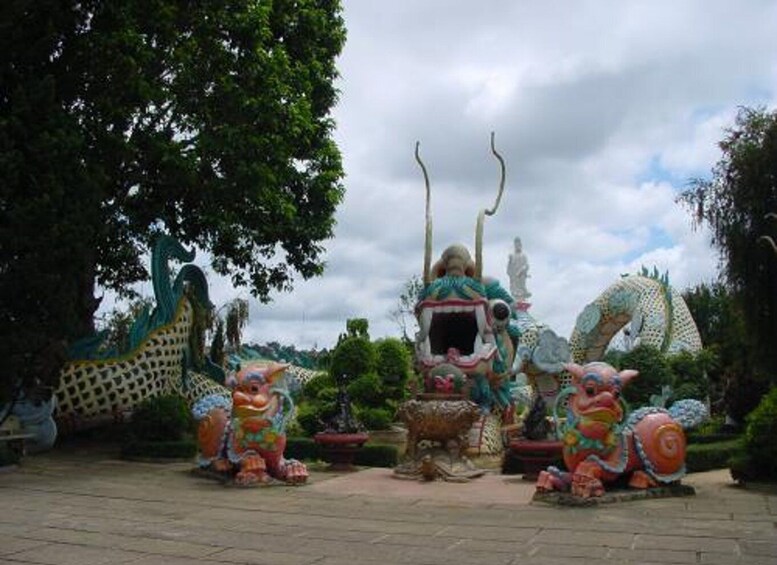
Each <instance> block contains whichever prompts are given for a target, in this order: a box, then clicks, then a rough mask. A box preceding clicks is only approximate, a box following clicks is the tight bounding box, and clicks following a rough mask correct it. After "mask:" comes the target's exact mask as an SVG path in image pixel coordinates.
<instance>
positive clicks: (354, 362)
mask: <svg viewBox="0 0 777 565" xmlns="http://www.w3.org/2000/svg"><path fill="white" fill-rule="evenodd" d="M377 364H378V354H377V352H376V351H375V346H374V345H373V344H372V342H370V340H369V339H368V338H366V337H347V338H345V339H344V340H343V341H342V342H341V343H340V345H338V346H337V348H336V349H335V351H334V353H333V354H332V361H331V363H330V365H329V374H330V375H332V377H339V376H340V375H345V376H346V378H348V379H354V378H356V377H358V376H360V375H364V374H366V373H371V372H374V371H375V368H376V367H377Z"/></svg>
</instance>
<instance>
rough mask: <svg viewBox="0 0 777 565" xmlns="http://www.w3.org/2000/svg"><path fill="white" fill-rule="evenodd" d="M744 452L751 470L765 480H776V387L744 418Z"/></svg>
mask: <svg viewBox="0 0 777 565" xmlns="http://www.w3.org/2000/svg"><path fill="white" fill-rule="evenodd" d="M746 421H747V427H746V428H745V451H746V452H747V454H748V455H749V456H750V459H751V462H752V464H753V465H754V466H755V469H754V470H753V471H754V472H755V473H756V474H757V475H758V476H760V477H763V478H765V479H777V441H775V439H774V438H775V437H777V387H772V389H771V390H770V391H769V392H768V393H767V394H766V395H765V396H764V397H763V398H762V399H761V402H760V403H759V404H758V406H757V407H756V409H755V410H753V411H752V412H751V413H750V414H749V415H748V416H747V418H746Z"/></svg>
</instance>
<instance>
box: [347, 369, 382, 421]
mask: <svg viewBox="0 0 777 565" xmlns="http://www.w3.org/2000/svg"><path fill="white" fill-rule="evenodd" d="M347 390H348V395H349V396H350V397H351V401H353V402H354V403H355V404H356V405H362V406H371V407H377V406H380V405H381V404H382V403H383V399H384V394H383V382H382V381H381V378H380V377H379V376H378V375H377V373H365V374H363V375H360V376H359V377H357V378H355V379H354V380H353V381H351V382H350V383H349V384H348V387H347ZM359 414H361V412H360V413H359ZM359 419H361V418H359ZM362 423H363V424H364V425H366V426H367V427H368V428H369V425H368V424H367V422H362Z"/></svg>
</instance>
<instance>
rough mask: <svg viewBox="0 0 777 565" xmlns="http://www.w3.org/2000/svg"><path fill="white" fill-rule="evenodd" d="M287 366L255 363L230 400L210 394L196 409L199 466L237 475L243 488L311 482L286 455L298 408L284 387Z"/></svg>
mask: <svg viewBox="0 0 777 565" xmlns="http://www.w3.org/2000/svg"><path fill="white" fill-rule="evenodd" d="M288 366H289V365H288V364H285V363H268V362H266V361H265V362H259V361H253V362H249V363H248V364H246V365H244V366H243V367H242V368H241V369H240V370H239V371H237V373H236V374H235V375H234V376H233V377H231V378H230V379H229V380H228V382H227V384H228V385H229V386H230V387H231V388H232V398H231V399H228V398H226V397H224V396H222V395H219V394H213V395H210V396H206V397H205V398H202V399H201V400H199V401H198V402H197V403H195V405H194V406H193V407H192V412H193V413H194V417H195V419H197V420H198V421H199V429H198V434H197V440H198V443H199V447H200V467H202V468H206V469H210V470H212V471H215V472H217V473H222V474H224V475H225V476H228V477H231V476H234V480H235V482H236V483H237V484H240V485H251V484H257V483H267V482H269V481H270V480H271V478H274V479H278V480H281V481H284V482H286V483H290V484H300V483H304V482H305V481H306V480H307V477H308V472H307V468H306V467H305V465H303V464H302V463H300V462H299V461H297V460H295V459H285V458H284V457H283V452H284V449H285V448H286V423H287V421H288V420H289V419H290V418H291V417H292V416H293V412H294V405H293V403H292V400H291V398H290V397H289V394H288V392H287V390H286V388H285V387H284V386H283V384H282V383H283V374H284V371H285V369H286V368H287V367H288Z"/></svg>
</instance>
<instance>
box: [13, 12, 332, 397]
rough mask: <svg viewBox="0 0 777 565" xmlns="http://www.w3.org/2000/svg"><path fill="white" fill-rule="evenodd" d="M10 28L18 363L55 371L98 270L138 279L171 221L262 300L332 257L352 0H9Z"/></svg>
mask: <svg viewBox="0 0 777 565" xmlns="http://www.w3.org/2000/svg"><path fill="white" fill-rule="evenodd" d="M0 30H2V33H0V73H1V76H2V81H0V82H1V83H2V87H1V90H2V96H0V178H2V179H3V181H2V183H0V202H1V203H2V206H0V272H2V277H0V344H2V345H1V347H2V349H1V350H0V357H2V358H3V360H4V367H5V369H6V371H5V374H6V375H14V377H15V378H20V379H21V380H22V382H23V384H24V385H25V387H31V386H34V385H35V384H38V383H39V382H43V383H44V384H50V385H55V384H56V381H57V377H58V374H59V370H60V369H61V366H62V363H63V361H64V355H63V352H64V350H65V348H66V343H67V341H70V340H73V339H77V338H80V337H84V336H87V335H89V334H90V333H91V331H92V330H93V319H92V316H93V314H94V312H95V310H96V308H97V306H98V303H99V301H98V300H96V299H95V298H94V289H95V281H98V282H99V283H100V285H101V286H102V287H103V288H108V289H111V290H116V291H119V292H120V293H125V294H129V293H131V291H130V290H129V288H130V287H129V285H131V284H132V283H134V282H137V281H140V280H143V279H146V278H147V273H146V269H145V267H144V265H143V258H144V257H145V255H146V253H147V250H148V248H149V247H150V243H151V241H152V240H153V238H154V237H155V235H156V234H158V233H159V232H161V231H164V232H167V233H169V234H170V235H172V236H174V237H175V238H177V239H178V240H180V241H181V242H182V243H183V244H184V245H186V246H191V245H193V244H196V245H197V246H198V247H199V248H200V249H203V250H205V251H208V252H209V253H210V255H211V257H212V259H213V263H212V267H213V269H214V270H215V271H216V272H218V273H220V274H225V275H231V279H232V282H233V284H235V285H237V286H248V287H249V288H250V290H251V292H252V293H253V294H254V295H256V296H257V297H258V298H260V299H261V300H267V299H268V298H269V294H270V292H271V291H273V290H279V291H280V290H288V289H289V288H290V286H291V282H292V280H293V278H294V276H295V272H296V273H299V275H301V276H302V277H303V278H310V277H312V276H315V275H318V274H320V273H321V272H322V270H323V261H322V259H321V256H322V252H323V250H324V248H323V247H322V245H321V242H323V241H325V240H326V239H328V238H329V237H331V235H332V230H333V226H334V212H335V209H336V207H337V205H338V204H339V202H340V201H341V199H342V195H343V186H342V184H341V179H342V176H343V172H342V164H341V158H340V154H339V151H338V149H337V147H336V145H335V143H334V140H333V130H334V122H333V120H332V118H331V109H332V108H333V106H334V104H335V102H336V99H337V91H336V89H335V87H334V85H333V82H334V79H335V78H336V77H337V69H336V67H335V61H336V57H337V56H338V54H339V53H340V51H341V49H342V46H343V44H344V41H345V27H344V22H343V19H342V17H341V7H340V3H339V2H338V1H337V0H331V1H327V2H320V1H318V0H297V1H295V2H288V1H275V2H249V1H247V0H235V1H229V2H225V1H222V0H215V1H213V2H200V3H189V2H177V1H174V0H160V1H157V2H146V1H141V0H125V1H122V2H94V1H87V2H74V1H65V2H51V1H48V0H43V1H40V2H31V1H19V2H7V3H4V4H3V9H2V10H1V11H0ZM7 381H8V378H7V377H5V378H4V379H3V380H2V381H0V384H2V386H3V387H5V389H6V391H7V390H8V389H9V387H10V386H11V385H9V384H8V382H7Z"/></svg>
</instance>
